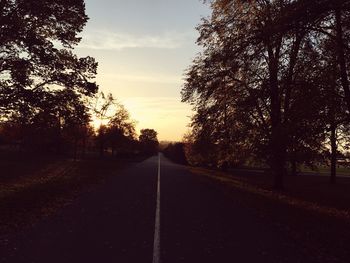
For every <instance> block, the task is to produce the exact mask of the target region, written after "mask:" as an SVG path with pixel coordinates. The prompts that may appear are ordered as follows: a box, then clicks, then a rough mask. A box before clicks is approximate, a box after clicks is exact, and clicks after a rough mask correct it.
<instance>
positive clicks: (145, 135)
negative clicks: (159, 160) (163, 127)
mask: <svg viewBox="0 0 350 263" xmlns="http://www.w3.org/2000/svg"><path fill="white" fill-rule="evenodd" d="M139 142H140V144H141V148H142V151H143V152H144V153H146V154H155V153H157V151H158V145H159V142H158V139H157V132H156V131H155V130H153V129H142V130H141V131H140V136H139Z"/></svg>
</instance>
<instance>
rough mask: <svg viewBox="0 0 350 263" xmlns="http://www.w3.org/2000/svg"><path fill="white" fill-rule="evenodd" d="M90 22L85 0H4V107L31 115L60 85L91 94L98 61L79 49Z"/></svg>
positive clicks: (0, 101) (0, 89) (0, 63)
mask: <svg viewBox="0 0 350 263" xmlns="http://www.w3.org/2000/svg"><path fill="white" fill-rule="evenodd" d="M87 20H88V17H87V15H86V14H85V5H84V1H83V0H78V1H67V0H58V1H49V0H38V1H37V0H35V1H34V0H28V1H27V0H26V1H24V0H2V1H1V2H0V23H1V28H0V79H1V81H0V110H1V114H2V116H4V114H8V113H10V112H11V111H17V112H19V113H23V114H25V111H26V110H30V109H31V108H33V107H34V106H33V104H38V103H40V101H38V100H37V97H40V96H42V95H41V94H43V93H50V92H52V91H53V90H56V89H74V90H75V91H76V92H79V93H80V94H84V95H87V96H90V95H92V94H94V93H95V92H96V91H97V85H96V84H95V82H93V78H94V76H95V74H96V68H97V63H96V62H95V60H94V59H93V58H92V57H85V58H78V57H77V56H76V55H75V54H74V53H73V48H74V47H75V46H76V45H77V44H78V43H79V41H80V37H78V33H80V32H81V31H82V30H83V28H84V26H85V24H86V22H87Z"/></svg>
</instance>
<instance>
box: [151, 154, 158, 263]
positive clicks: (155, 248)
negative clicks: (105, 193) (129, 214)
mask: <svg viewBox="0 0 350 263" xmlns="http://www.w3.org/2000/svg"><path fill="white" fill-rule="evenodd" d="M155 221H156V222H155V227H154V241H153V261H152V262H153V263H160V154H158V179H157V208H156V219H155Z"/></svg>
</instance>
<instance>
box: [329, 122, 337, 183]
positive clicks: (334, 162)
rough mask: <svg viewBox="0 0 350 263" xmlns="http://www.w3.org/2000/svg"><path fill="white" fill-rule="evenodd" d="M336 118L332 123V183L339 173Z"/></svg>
mask: <svg viewBox="0 0 350 263" xmlns="http://www.w3.org/2000/svg"><path fill="white" fill-rule="evenodd" d="M336 128H337V127H336V125H335V122H334V120H333V121H332V124H331V177H330V183H331V184H335V183H336V173H337V131H336Z"/></svg>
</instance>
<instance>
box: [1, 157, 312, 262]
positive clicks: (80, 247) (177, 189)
mask: <svg viewBox="0 0 350 263" xmlns="http://www.w3.org/2000/svg"><path fill="white" fill-rule="evenodd" d="M158 165H159V158H158V157H157V156H155V157H152V158H150V159H148V160H146V161H144V162H142V163H139V164H136V165H133V166H132V167H129V168H127V169H125V170H123V171H121V172H119V173H118V175H117V176H115V177H113V178H111V180H110V181H108V182H107V183H106V184H104V185H101V186H99V187H98V189H96V190H94V191H93V192H90V193H85V194H84V195H83V196H81V197H80V198H79V199H78V200H76V201H75V202H74V203H73V204H71V205H69V206H68V207H67V208H65V209H64V210H63V211H62V212H61V213H59V214H58V215H57V216H55V217H53V218H49V219H47V220H45V221H44V222H41V223H39V224H37V225H36V226H35V227H33V228H32V229H30V230H27V231H25V232H23V233H20V234H17V235H16V236H15V237H12V238H10V240H9V241H8V244H7V245H6V246H3V247H2V248H0V262H6V263H7V262H16V263H17V262H23V263H24V262H25V263H44V262H45V263H49V262H50V263H51V262H52V263H56V262H60V263H61V262H62V263H63V262H64V263H69V262H74V263H76V262H103V263H104V262H106V263H107V262H121V263H124V262H125V263H133V262H135V263H138V262H140V263H141V262H142V263H150V262H154V263H156V262H163V263H172V262H174V263H179V262H191V263H196V262H198V263H205V262H213V263H216V262H218V263H225V262H269V263H273V262H293V263H297V262H308V263H309V262H312V259H311V258H309V257H308V255H307V254H306V253H304V252H303V251H304V250H303V248H302V247H299V245H298V244H296V243H295V242H294V241H292V240H290V239H289V238H288V237H287V236H284V234H283V233H280V232H278V230H277V229H275V228H274V227H273V226H272V224H269V222H268V220H263V219H261V218H260V217H258V216H256V214H255V213H254V211H252V210H251V209H250V208H248V207H245V206H244V205H243V204H241V202H235V201H234V200H232V198H227V196H226V195H225V194H224V193H223V192H222V191H220V189H219V188H218V187H216V186H215V185H214V184H210V182H208V181H206V180H201V178H200V176H198V175H193V174H191V173H190V172H189V171H188V169H187V168H186V167H184V166H181V165H177V164H174V163H172V162H170V161H168V160H167V159H166V158H164V157H162V156H161V157H160V172H159V169H158ZM158 174H159V175H160V176H159V188H160V191H159V193H158V194H157V180H158ZM157 195H158V196H159V200H158V201H159V202H158V208H159V210H158V213H157V212H156V208H157ZM157 215H158V216H159V218H158V219H157V218H156V217H157ZM156 225H158V226H156ZM157 236H158V237H159V242H155V238H156V239H157ZM157 255H159V256H157Z"/></svg>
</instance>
